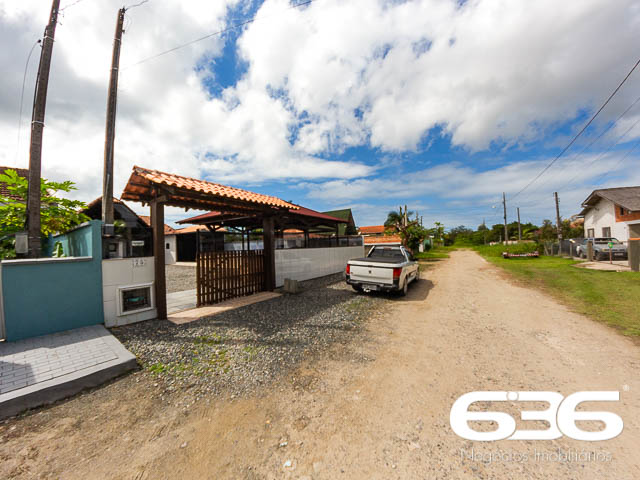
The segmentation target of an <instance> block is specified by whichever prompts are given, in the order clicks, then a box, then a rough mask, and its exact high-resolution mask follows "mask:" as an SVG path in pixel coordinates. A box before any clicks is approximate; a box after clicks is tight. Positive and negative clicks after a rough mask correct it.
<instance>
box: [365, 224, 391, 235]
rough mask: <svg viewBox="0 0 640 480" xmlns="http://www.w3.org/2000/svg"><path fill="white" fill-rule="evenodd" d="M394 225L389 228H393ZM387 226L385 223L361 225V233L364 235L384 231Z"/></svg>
mask: <svg viewBox="0 0 640 480" xmlns="http://www.w3.org/2000/svg"><path fill="white" fill-rule="evenodd" d="M391 228H392V227H389V228H388V230H391ZM385 229H387V227H385V226H384V225H371V226H368V227H359V228H358V230H360V233H361V234H363V235H367V234H372V233H384V231H385Z"/></svg>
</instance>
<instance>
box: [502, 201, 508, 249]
mask: <svg viewBox="0 0 640 480" xmlns="http://www.w3.org/2000/svg"><path fill="white" fill-rule="evenodd" d="M502 207H503V209H504V244H505V245H508V244H509V230H508V229H507V197H506V195H505V193H504V192H502Z"/></svg>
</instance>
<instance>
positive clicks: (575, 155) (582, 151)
mask: <svg viewBox="0 0 640 480" xmlns="http://www.w3.org/2000/svg"><path fill="white" fill-rule="evenodd" d="M638 102H640V97H638V98H636V99H635V101H634V102H633V103H632V104H631V105H629V106H628V107H627V108H626V109H625V111H624V112H622V113H621V114H620V115H619V116H618V118H616V119H615V120H614V121H613V122H612V123H610V124H609V126H608V127H607V128H605V129H604V130H603V131H602V132H601V133H600V134H599V135H598V136H597V137H596V138H594V139H593V140H592V141H591V142H589V143H588V144H587V145H585V146H584V148H582V150H580V151H579V152H577V153H575V154H574V155H573V157H572V160H575V159H576V158H578V157H579V156H580V155H582V154H583V153H584V152H585V151H586V150H587V149H589V148H591V147H592V146H593V145H594V144H595V143H596V142H597V141H598V140H600V139H601V138H602V137H603V136H604V135H605V134H606V133H607V132H609V131H610V130H611V129H612V128H613V127H614V126H615V125H616V124H617V123H618V122H619V121H620V120H621V119H622V118H623V117H624V116H625V115H626V114H627V113H629V111H630V110H631V109H632V108H633V107H635V106H636V104H637V103H638ZM569 165H570V162H567V163H565V164H564V165H563V166H562V168H561V169H560V170H556V172H555V173H556V175H558V174H560V173H562V172H564V171H565V170H566V169H567V167H568V166H569ZM549 181H550V179H549V178H547V179H546V180H543V182H542V183H541V184H538V187H537V188H536V189H535V190H534V192H530V193H529V197H527V198H530V196H531V195H532V193H536V192H539V191H540V189H541V188H542V187H543V186H545V185H547V184H548V183H549Z"/></svg>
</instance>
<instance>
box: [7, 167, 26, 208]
mask: <svg viewBox="0 0 640 480" xmlns="http://www.w3.org/2000/svg"><path fill="white" fill-rule="evenodd" d="M5 170H15V171H16V173H17V174H18V176H20V177H23V178H27V177H28V176H29V170H27V169H26V168H15V167H0V174H3V173H4V172H5ZM0 195H2V196H4V197H9V198H10V199H12V200H22V199H21V198H20V197H18V196H16V195H13V194H11V193H9V190H8V189H7V184H6V183H2V182H0Z"/></svg>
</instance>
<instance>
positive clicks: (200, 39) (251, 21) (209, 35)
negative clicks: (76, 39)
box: [79, 0, 317, 70]
mask: <svg viewBox="0 0 640 480" xmlns="http://www.w3.org/2000/svg"><path fill="white" fill-rule="evenodd" d="M79 1H81V0H79ZM315 1H317V0H307V1H305V2H301V3H297V4H295V5H291V6H290V7H288V8H286V9H284V10H282V12H278V13H283V12H286V11H287V10H291V9H294V8H300V7H304V6H305V5H309V4H311V3H313V2H315ZM141 3H144V2H141ZM274 15H275V14H274ZM271 16H273V15H268V16H263V17H258V16H257V15H256V16H254V17H252V18H250V19H248V20H245V21H244V22H240V23H236V24H234V25H231V26H230V27H227V28H223V29H222V30H218V31H217V32H213V33H209V34H208V35H205V36H204V37H200V38H196V39H195V40H191V41H190V42H187V43H183V44H182V45H178V46H175V47H173V48H170V49H169V50H165V51H164V52H160V53H156V54H155V55H152V56H150V57H147V58H143V59H142V60H139V61H137V62H136V63H132V64H131V65H128V66H126V67H124V68H123V69H122V70H125V69H127V68H131V67H135V66H137V65H140V64H142V63H146V62H148V61H150V60H154V59H156V58H158V57H161V56H163V55H167V54H168V53H172V52H175V51H176V50H180V49H182V48H185V47H188V46H190V45H193V44H194V43H198V42H201V41H203V40H207V39H208V38H211V37H215V36H217V35H222V34H223V33H226V32H230V31H232V30H235V29H237V28H240V27H243V26H245V25H248V24H249V23H253V22H255V21H256V20H262V19H263V18H267V17H271Z"/></svg>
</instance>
